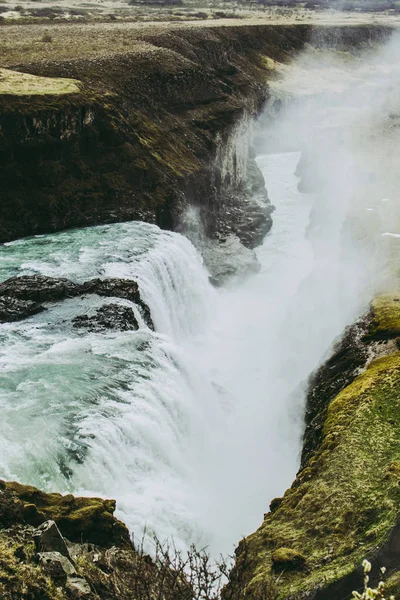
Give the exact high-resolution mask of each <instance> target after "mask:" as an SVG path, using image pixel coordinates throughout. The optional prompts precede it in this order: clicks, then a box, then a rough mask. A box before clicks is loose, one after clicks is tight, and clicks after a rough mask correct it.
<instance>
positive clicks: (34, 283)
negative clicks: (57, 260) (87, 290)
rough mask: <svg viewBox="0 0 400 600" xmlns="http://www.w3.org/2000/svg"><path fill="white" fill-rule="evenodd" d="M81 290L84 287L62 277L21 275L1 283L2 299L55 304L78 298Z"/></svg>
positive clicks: (0, 294) (0, 292)
mask: <svg viewBox="0 0 400 600" xmlns="http://www.w3.org/2000/svg"><path fill="white" fill-rule="evenodd" d="M81 289H82V286H79V285H78V284H77V283H73V282H72V281H69V280H68V279H65V278H61V277H57V278H56V277H46V276H44V275H21V276H20V277H11V278H10V279H7V280H6V281H4V282H3V283H0V297H3V296H9V297H12V298H18V299H19V300H30V301H32V302H55V301H57V300H64V298H73V297H74V296H78V295H79V294H80V293H81Z"/></svg>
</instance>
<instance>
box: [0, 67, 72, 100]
mask: <svg viewBox="0 0 400 600" xmlns="http://www.w3.org/2000/svg"><path fill="white" fill-rule="evenodd" d="M76 93H79V82H78V81H75V80H74V79H64V78H62V77H59V78H53V77H38V76H36V75H28V74H27V73H18V72H17V71H11V70H9V69H1V68H0V94H7V95H8V94H11V95H12V96H26V95H29V96H44V95H47V94H51V95H52V96H54V95H56V96H58V95H60V94H76Z"/></svg>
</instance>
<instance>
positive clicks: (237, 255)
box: [201, 234, 260, 286]
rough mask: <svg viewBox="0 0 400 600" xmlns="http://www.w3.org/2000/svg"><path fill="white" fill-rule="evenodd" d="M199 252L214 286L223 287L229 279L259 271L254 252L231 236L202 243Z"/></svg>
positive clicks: (234, 236)
mask: <svg viewBox="0 0 400 600" xmlns="http://www.w3.org/2000/svg"><path fill="white" fill-rule="evenodd" d="M201 252H202V255H203V259H204V263H205V265H206V267H207V269H208V270H209V272H210V281H211V283H212V284H213V285H215V286H221V285H223V284H224V283H226V281H227V280H229V279H230V278H231V277H234V276H236V277H245V276H247V275H251V274H253V273H258V271H259V270H260V263H259V262H258V259H257V257H256V255H255V252H254V251H253V250H250V249H249V248H246V247H245V246H244V245H243V244H242V242H241V241H240V240H239V238H238V237H237V236H236V235H233V234H231V235H228V236H226V237H221V238H220V239H216V240H206V241H204V242H203V244H202V247H201Z"/></svg>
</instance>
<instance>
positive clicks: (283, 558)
mask: <svg viewBox="0 0 400 600" xmlns="http://www.w3.org/2000/svg"><path fill="white" fill-rule="evenodd" d="M271 560H272V568H273V569H274V570H275V571H287V570H295V571H296V570H298V569H303V568H304V565H305V562H306V559H305V557H304V556H303V555H302V554H301V552H298V551H297V550H292V548H278V549H277V550H275V552H273V553H272V556H271Z"/></svg>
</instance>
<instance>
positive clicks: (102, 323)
mask: <svg viewBox="0 0 400 600" xmlns="http://www.w3.org/2000/svg"><path fill="white" fill-rule="evenodd" d="M72 323H73V326H74V327H76V328H79V329H86V330H88V331H91V332H93V333H100V332H102V331H107V330H109V329H117V330H119V331H129V330H137V329H139V324H138V322H137V320H136V317H135V313H134V312H133V310H132V308H130V307H129V306H121V305H119V304H106V305H104V306H102V307H101V308H99V309H98V310H97V311H96V314H95V315H93V316H89V315H79V316H78V317H75V318H74V319H72Z"/></svg>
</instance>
